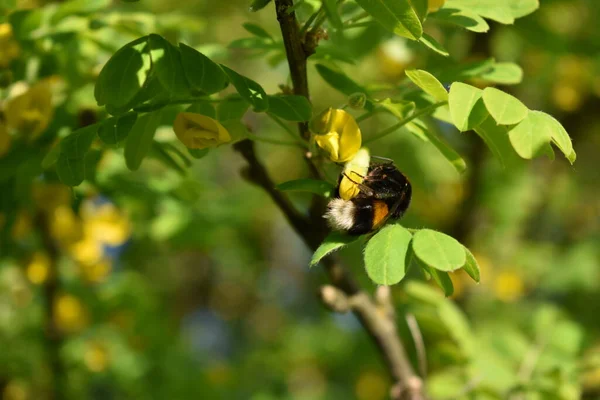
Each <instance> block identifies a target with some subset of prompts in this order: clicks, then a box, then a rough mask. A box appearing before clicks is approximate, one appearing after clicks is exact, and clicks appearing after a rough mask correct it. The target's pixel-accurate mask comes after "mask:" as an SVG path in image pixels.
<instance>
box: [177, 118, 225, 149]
mask: <svg viewBox="0 0 600 400" xmlns="http://www.w3.org/2000/svg"><path fill="white" fill-rule="evenodd" d="M173 130H174V131H175V135H177V138H178V139H179V140H180V141H181V143H183V144H184V145H185V146H186V147H187V148H190V149H204V148H207V147H215V146H218V145H220V144H223V143H228V142H230V141H231V135H230V134H229V132H228V131H227V129H225V128H224V127H223V125H221V124H220V123H219V122H218V121H216V120H214V119H212V118H210V117H207V116H206V115H202V114H196V113H189V112H181V113H179V114H177V117H175V121H174V122H173Z"/></svg>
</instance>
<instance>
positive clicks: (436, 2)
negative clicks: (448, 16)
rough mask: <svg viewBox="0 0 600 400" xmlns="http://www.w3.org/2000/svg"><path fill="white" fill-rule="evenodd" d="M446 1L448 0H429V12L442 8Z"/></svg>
mask: <svg viewBox="0 0 600 400" xmlns="http://www.w3.org/2000/svg"><path fill="white" fill-rule="evenodd" d="M445 2H446V0H429V1H428V3H427V4H428V7H427V11H428V12H430V13H431V12H435V11H437V10H439V9H440V8H442V6H443V5H444V3H445Z"/></svg>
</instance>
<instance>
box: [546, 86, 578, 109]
mask: <svg viewBox="0 0 600 400" xmlns="http://www.w3.org/2000/svg"><path fill="white" fill-rule="evenodd" d="M552 102H553V103H554V104H555V105H556V106H557V107H558V108H560V109H561V110H562V111H567V112H573V111H575V110H577V109H579V107H581V103H582V102H583V97H582V93H581V90H580V89H579V88H578V87H577V86H576V85H574V84H571V83H569V82H567V81H564V80H560V81H556V82H555V83H554V86H553V87H552Z"/></svg>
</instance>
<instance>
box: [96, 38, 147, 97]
mask: <svg viewBox="0 0 600 400" xmlns="http://www.w3.org/2000/svg"><path fill="white" fill-rule="evenodd" d="M147 40H148V37H147V36H144V37H142V38H139V39H136V40H134V41H133V42H131V43H128V44H126V45H125V46H123V47H122V48H121V49H119V50H118V51H117V52H116V53H115V54H114V55H113V56H112V57H111V58H110V59H109V60H108V62H107V63H106V64H105V65H104V67H103V68H102V70H101V71H100V75H99V76H98V80H97V82H96V87H95V89H94V96H95V98H96V101H97V102H98V105H99V106H102V105H110V106H112V107H115V108H121V107H125V106H127V105H129V104H130V102H131V101H132V100H133V99H134V98H135V96H136V94H137V93H138V92H139V91H140V89H141V88H142V86H144V83H145V82H146V79H147V78H148V74H149V72H150V67H151V62H150V56H149V54H147V52H146V43H147Z"/></svg>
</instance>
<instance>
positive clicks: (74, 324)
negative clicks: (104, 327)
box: [53, 294, 87, 333]
mask: <svg viewBox="0 0 600 400" xmlns="http://www.w3.org/2000/svg"><path fill="white" fill-rule="evenodd" d="M53 310H54V318H55V319H54V323H55V324H56V326H57V327H58V329H60V330H61V331H63V332H66V333H74V332H77V331H80V330H82V329H83V328H85V326H86V325H87V312H86V310H85V308H84V306H83V304H82V303H81V301H80V300H79V299H78V298H77V297H75V296H73V295H70V294H63V295H60V296H58V298H57V299H56V300H55V301H54V305H53Z"/></svg>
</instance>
